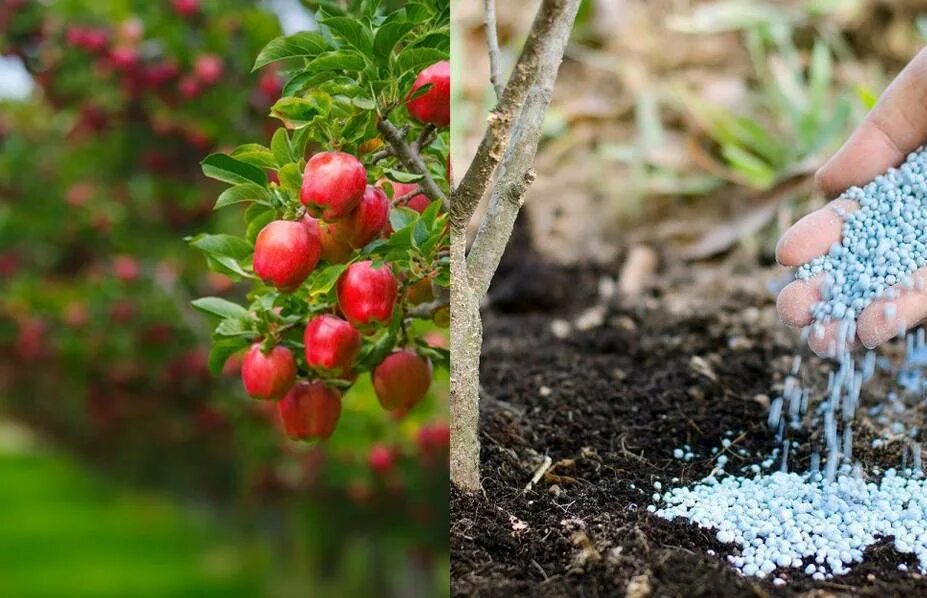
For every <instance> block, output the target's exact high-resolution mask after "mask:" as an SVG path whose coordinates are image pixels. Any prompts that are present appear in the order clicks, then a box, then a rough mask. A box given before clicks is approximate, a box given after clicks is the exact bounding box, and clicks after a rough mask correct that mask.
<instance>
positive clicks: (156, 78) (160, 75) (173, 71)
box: [145, 60, 180, 88]
mask: <svg viewBox="0 0 927 598" xmlns="http://www.w3.org/2000/svg"><path fill="white" fill-rule="evenodd" d="M179 72H180V69H179V68H177V64H176V63H174V62H173V61H171V60H164V61H162V62H158V63H155V64H153V65H151V66H150V67H148V69H147V70H146V71H145V84H146V85H148V86H149V87H152V88H158V87H160V86H162V85H164V84H165V83H167V82H168V81H170V80H171V79H173V78H174V77H176V76H177V74H178V73H179Z"/></svg>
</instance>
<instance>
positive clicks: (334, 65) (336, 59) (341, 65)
mask: <svg viewBox="0 0 927 598" xmlns="http://www.w3.org/2000/svg"><path fill="white" fill-rule="evenodd" d="M366 65H367V59H366V58H364V57H363V56H362V55H361V54H358V53H357V52H355V51H354V50H336V51H334V52H328V53H327V54H322V55H321V56H319V57H318V58H314V59H313V60H312V61H311V62H310V63H309V64H308V65H306V70H307V71H309V72H311V73H313V74H316V73H322V72H328V71H349V72H360V71H362V70H364V67H365V66H366Z"/></svg>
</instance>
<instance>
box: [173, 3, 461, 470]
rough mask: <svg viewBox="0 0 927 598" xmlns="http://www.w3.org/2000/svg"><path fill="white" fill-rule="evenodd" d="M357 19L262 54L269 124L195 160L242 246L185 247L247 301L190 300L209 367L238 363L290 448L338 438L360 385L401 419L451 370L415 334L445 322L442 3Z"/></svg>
mask: <svg viewBox="0 0 927 598" xmlns="http://www.w3.org/2000/svg"><path fill="white" fill-rule="evenodd" d="M353 4H354V5H355V6H352V7H350V8H349V9H345V8H342V7H341V5H340V4H338V3H324V4H322V5H321V6H320V7H319V8H318V10H317V13H316V17H317V22H318V24H319V27H320V30H319V31H304V32H299V33H296V34H293V35H289V36H283V37H278V38H276V39H274V40H273V41H271V42H270V43H269V44H267V45H266V46H265V47H264V49H263V50H262V51H261V52H260V53H259V54H258V56H257V59H256V61H255V64H254V68H255V69H256V70H258V71H261V70H264V69H275V70H276V72H277V73H278V74H279V76H280V77H281V78H282V80H283V81H284V82H283V85H282V93H281V97H280V99H278V100H277V101H276V102H275V103H274V105H273V106H271V107H270V114H271V116H273V117H274V118H276V119H277V120H279V122H280V126H279V127H278V128H277V129H276V130H275V131H274V132H273V134H272V135H270V136H269V139H266V138H265V139H264V142H263V143H256V142H254V141H253V140H252V141H251V142H248V143H244V144H241V145H238V146H237V147H235V148H234V149H232V150H231V151H228V152H223V153H213V154H210V155H209V156H207V157H206V158H205V159H204V160H203V161H202V169H203V173H204V174H205V175H206V176H208V177H210V178H213V179H216V180H219V181H221V182H223V183H226V184H227V185H228V187H227V188H226V189H225V190H224V191H222V193H221V194H219V195H218V197H217V199H216V202H215V208H216V209H221V210H236V209H238V210H239V211H241V213H242V218H243V225H242V226H241V229H240V234H222V233H219V234H215V233H202V234H199V235H196V236H194V237H191V238H189V239H188V241H189V243H190V244H191V245H192V246H193V247H195V248H197V249H198V250H200V251H201V252H202V253H203V254H204V255H205V257H206V261H207V263H208V265H209V267H210V268H211V269H212V270H213V271H215V272H217V273H221V274H223V275H226V276H229V277H231V278H232V279H235V280H245V281H247V282H248V283H249V284H250V285H251V291H250V293H249V294H248V298H247V302H245V303H236V302H232V301H229V300H228V299H224V298H220V297H204V298H201V299H198V300H196V301H194V302H193V305H194V306H195V307H196V308H198V309H199V310H201V311H203V312H206V313H208V314H210V315H211V316H214V317H215V318H216V320H217V325H216V328H215V331H214V334H213V345H212V350H211V352H210V355H209V366H210V368H211V369H212V370H213V371H216V372H217V371H219V370H221V369H222V367H223V365H224V364H225V362H226V360H227V359H228V358H229V357H230V356H233V355H240V354H242V355H243V358H242V366H241V377H242V382H243V385H244V388H245V390H246V391H247V393H248V394H249V395H250V396H251V397H253V398H255V399H259V400H269V401H273V402H274V404H275V405H276V410H277V413H278V415H279V418H280V421H281V422H282V425H283V427H284V429H285V431H286V433H287V435H288V436H290V437H291V438H293V439H298V440H325V439H328V438H329V437H330V436H331V435H332V434H333V433H334V432H335V430H336V429H337V427H338V423H339V420H340V419H341V417H342V403H343V401H349V400H351V395H350V394H347V393H348V391H349V390H350V389H351V388H352V386H354V385H355V383H356V382H357V379H358V377H359V376H363V375H369V376H370V380H371V382H372V386H373V389H374V392H375V394H376V397H377V399H378V401H379V404H380V406H381V407H382V409H383V410H385V411H387V412H390V413H392V414H393V415H394V417H401V416H402V415H403V414H405V413H407V412H409V411H410V410H413V409H415V407H416V405H418V404H419V403H420V402H421V401H422V400H423V399H424V398H425V396H426V394H427V393H428V392H429V389H430V388H431V386H432V378H433V371H434V368H436V367H437V368H447V367H448V363H449V355H448V351H447V350H446V349H444V348H442V347H440V346H436V344H432V343H429V342H428V341H427V340H426V338H425V336H424V334H423V332H422V331H423V328H422V327H421V326H419V325H417V324H416V322H422V321H426V322H434V323H437V324H439V325H441V326H444V327H446V326H448V323H449V310H448V303H449V293H448V286H449V284H450V281H449V253H448V250H449V237H448V235H449V228H448V221H447V210H446V207H447V206H446V202H447V189H448V178H449V172H448V150H449V142H450V140H449V133H448V130H447V127H448V125H449V123H450V103H449V102H450V68H449V63H448V62H447V61H448V58H449V46H450V41H449V33H448V31H449V10H450V9H449V5H448V2H447V1H446V0H435V1H432V2H409V3H406V4H403V5H402V6H401V7H399V8H397V9H395V10H387V9H386V8H384V7H383V6H381V4H380V3H379V2H376V1H364V2H359V3H353ZM242 208H243V209H242ZM370 458H371V463H372V464H375V463H378V464H380V466H382V464H383V463H384V462H385V461H386V460H387V457H386V456H385V453H383V452H382V451H380V452H379V453H377V452H376V451H372V452H371V457H370ZM374 467H377V465H374Z"/></svg>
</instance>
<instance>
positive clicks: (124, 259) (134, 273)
mask: <svg viewBox="0 0 927 598" xmlns="http://www.w3.org/2000/svg"><path fill="white" fill-rule="evenodd" d="M140 272H141V269H140V268H139V265H138V262H137V261H136V260H135V258H133V257H131V256H128V255H118V256H116V257H115V259H113V274H114V275H115V276H116V278H118V279H119V280H121V281H123V282H132V281H133V280H136V279H137V278H138V275H139V273H140Z"/></svg>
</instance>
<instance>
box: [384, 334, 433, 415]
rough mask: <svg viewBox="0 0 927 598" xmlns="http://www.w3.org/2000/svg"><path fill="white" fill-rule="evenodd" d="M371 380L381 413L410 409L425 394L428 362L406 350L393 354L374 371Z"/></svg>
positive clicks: (429, 382)
mask: <svg viewBox="0 0 927 598" xmlns="http://www.w3.org/2000/svg"><path fill="white" fill-rule="evenodd" d="M371 378H373V389H374V391H376V393H377V398H378V399H379V400H380V405H382V406H383V408H384V409H386V410H388V411H393V410H394V409H409V408H411V407H413V406H415V405H416V404H418V403H419V401H421V400H422V399H424V398H425V395H426V394H428V389H429V388H430V387H431V362H430V361H428V360H427V359H425V358H423V357H422V356H420V355H419V354H418V353H416V352H415V351H411V350H409V349H402V350H399V351H394V352H392V353H390V354H389V355H388V356H387V357H386V359H384V360H383V361H381V362H380V365H378V366H377V367H376V368H374V370H373V373H372V374H371Z"/></svg>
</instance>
